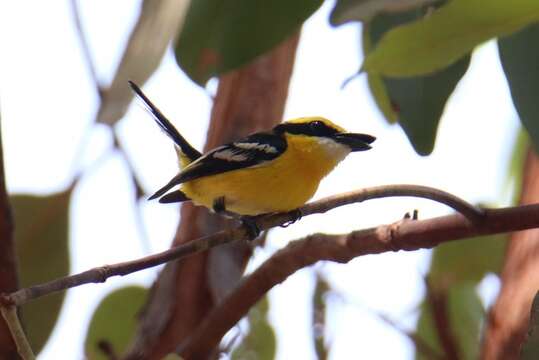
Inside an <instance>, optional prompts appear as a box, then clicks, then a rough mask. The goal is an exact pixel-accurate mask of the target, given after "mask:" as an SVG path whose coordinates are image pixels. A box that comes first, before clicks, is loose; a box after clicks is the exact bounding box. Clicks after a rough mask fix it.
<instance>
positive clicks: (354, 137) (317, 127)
mask: <svg viewBox="0 0 539 360" xmlns="http://www.w3.org/2000/svg"><path fill="white" fill-rule="evenodd" d="M273 131H274V132H275V133H277V134H286V135H288V136H303V137H309V138H313V139H319V140H320V141H323V142H328V140H330V142H332V143H337V144H341V145H344V146H345V147H346V148H347V149H349V151H364V150H369V149H370V148H371V146H370V144H371V143H372V142H373V141H374V140H376V138H375V137H374V136H371V135H367V134H359V133H349V132H347V131H346V130H345V129H344V128H342V127H340V126H339V125H336V124H334V123H333V122H331V121H330V120H328V119H326V118H323V117H320V116H313V117H302V118H297V119H293V120H289V121H286V122H284V123H282V124H279V125H277V126H276V127H274V128H273Z"/></svg>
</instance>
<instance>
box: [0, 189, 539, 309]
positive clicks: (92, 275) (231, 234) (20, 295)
mask: <svg viewBox="0 0 539 360" xmlns="http://www.w3.org/2000/svg"><path fill="white" fill-rule="evenodd" d="M390 196H416V197H425V198H429V199H436V201H439V202H442V203H445V204H450V205H451V206H452V207H455V208H459V209H461V210H463V211H464V212H466V213H467V214H468V215H471V216H472V219H473V220H478V219H481V218H482V217H484V216H485V215H484V212H483V210H478V209H476V208H475V207H473V206H472V205H470V204H468V203H466V202H465V201H463V200H460V199H458V198H457V197H455V196H453V195H451V194H448V193H445V192H443V191H440V190H437V189H433V188H428V187H425V186H415V185H385V186H378V187H373V188H366V189H362V190H358V191H351V192H348V193H343V194H340V195H334V196H331V197H328V198H325V199H321V200H318V201H315V202H312V203H309V204H306V205H304V206H303V207H301V208H300V209H299V210H300V211H301V213H302V214H303V216H307V215H312V214H320V213H325V212H326V211H328V210H330V209H333V208H336V207H339V206H343V205H347V204H351V203H354V202H361V201H365V200H369V199H375V198H382V197H390ZM517 210H518V209H517ZM515 211H516V210H515ZM472 214H473V215H472ZM295 217H296V214H295V212H294V211H291V212H288V213H279V214H272V215H268V216H264V217H262V218H260V219H259V220H258V221H257V222H258V226H259V228H260V229H261V230H267V229H270V228H272V227H276V226H281V225H283V224H286V223H289V222H290V221H293V220H295ZM460 219H462V220H461V221H462V222H463V223H465V224H468V225H470V224H471V222H470V221H467V220H466V218H464V217H462V216H461V217H460ZM523 220H524V219H519V221H517V222H516V224H510V225H512V226H513V227H512V228H510V229H508V230H502V231H512V230H514V228H515V227H517V228H518V229H523V228H529V227H534V226H539V222H537V223H536V222H533V221H532V222H530V224H528V225H529V226H528V227H525V226H526V225H524V227H518V223H519V222H520V223H522V222H523ZM480 223H482V221H481V222H478V223H477V224H478V225H480ZM525 224H527V223H525ZM490 225H491V226H493V228H496V225H497V224H490ZM498 232H499V231H498ZM247 239H248V234H247V232H246V231H245V229H244V228H243V227H237V228H235V229H231V230H227V231H220V232H217V233H215V234H213V235H210V236H206V237H202V238H199V239H196V240H193V241H191V242H188V243H185V244H182V245H179V246H176V247H174V248H171V249H168V250H165V251H162V252H160V253H157V254H153V255H149V256H145V257H142V258H139V259H136V260H131V261H126V262H121V263H117V264H114V265H105V266H101V267H96V268H93V269H90V270H87V271H84V272H82V273H79V274H75V275H70V276H66V277H63V278H59V279H56V280H53V281H50V282H48V283H44V284H39V285H34V286H31V287H28V288H24V289H20V290H18V291H16V292H14V293H11V294H4V295H2V297H1V298H0V299H1V300H3V302H4V303H8V304H13V305H17V306H19V305H22V304H24V303H26V302H28V301H30V300H32V299H35V298H38V297H41V296H44V295H48V294H50V293H53V292H56V291H61V290H65V289H68V288H72V287H75V286H79V285H82V284H87V283H99V282H104V281H106V280H107V279H108V278H109V277H112V276H118V275H120V276H123V275H127V274H130V273H133V272H136V271H140V270H144V269H148V268H151V267H154V266H157V265H161V264H164V263H166V262H169V261H172V260H177V259H180V258H183V257H186V256H189V255H193V254H195V253H198V252H201V251H204V250H207V249H210V248H212V247H215V246H218V245H222V244H226V243H230V242H232V241H238V240H247ZM450 239H451V237H450ZM433 246H434V245H433Z"/></svg>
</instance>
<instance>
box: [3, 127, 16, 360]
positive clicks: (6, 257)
mask: <svg viewBox="0 0 539 360" xmlns="http://www.w3.org/2000/svg"><path fill="white" fill-rule="evenodd" d="M17 282H18V279H17V262H16V256H15V244H14V240H13V217H12V214H11V207H10V205H9V198H8V195H7V190H6V181H5V177H4V158H3V149H2V141H1V136H0V293H1V292H5V293H9V292H12V291H15V290H16V289H17ZM16 358H18V356H17V349H16V347H15V343H14V342H13V339H12V337H11V334H10V332H9V329H8V327H7V324H6V323H5V321H4V319H3V318H2V317H0V359H16Z"/></svg>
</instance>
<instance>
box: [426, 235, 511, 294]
mask: <svg viewBox="0 0 539 360" xmlns="http://www.w3.org/2000/svg"><path fill="white" fill-rule="evenodd" d="M506 245H507V235H505V234H496V235H489V236H481V237H476V238H471V239H465V240H460V241H452V242H448V243H446V244H442V245H440V246H437V247H436V248H435V249H434V251H433V254H432V261H431V266H430V273H429V279H430V283H431V286H432V287H433V288H435V289H440V290H442V289H449V288H451V287H452V286H454V285H458V284H462V283H467V282H471V283H478V282H479V281H481V279H483V277H484V276H485V275H486V274H487V273H498V272H499V271H500V269H501V266H502V263H503V258H504V254H505V247H506Z"/></svg>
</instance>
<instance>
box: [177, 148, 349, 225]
mask: <svg viewBox="0 0 539 360" xmlns="http://www.w3.org/2000/svg"><path fill="white" fill-rule="evenodd" d="M305 141H311V140H305ZM337 150H338V151H337V152H336V153H335V152H334V153H331V152H328V151H327V149H324V148H321V147H320V146H319V144H316V143H312V144H309V143H307V144H305V143H304V144H303V145H302V146H298V144H297V143H296V144H295V145H294V144H291V143H289V146H288V149H287V151H286V152H285V153H284V154H283V155H281V156H280V157H278V158H277V159H275V160H273V161H271V163H270V162H268V163H266V164H263V165H261V166H258V167H253V168H247V169H240V170H233V171H228V172H225V173H222V174H218V175H212V176H207V177H202V178H199V179H195V180H192V181H189V182H186V183H184V184H182V188H181V190H182V191H183V192H184V193H185V194H186V195H187V196H188V197H189V198H190V199H192V200H193V202H194V203H195V204H197V205H203V206H206V207H208V208H212V207H213V204H214V201H215V200H216V199H218V198H220V197H224V198H225V208H226V210H228V211H232V212H235V213H238V214H241V215H258V214H263V213H268V212H281V211H289V210H293V209H296V208H298V207H300V206H302V205H303V204H305V203H306V202H307V201H308V200H309V199H310V198H311V197H312V196H313V195H314V193H315V192H316V190H317V188H318V184H319V183H320V180H322V178H323V177H324V176H326V175H327V174H328V173H329V172H330V171H331V170H332V169H333V168H334V167H335V166H336V165H337V164H338V163H339V162H340V161H341V160H342V159H343V158H344V157H345V156H346V155H347V154H348V151H346V150H344V149H342V150H341V149H337Z"/></svg>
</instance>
